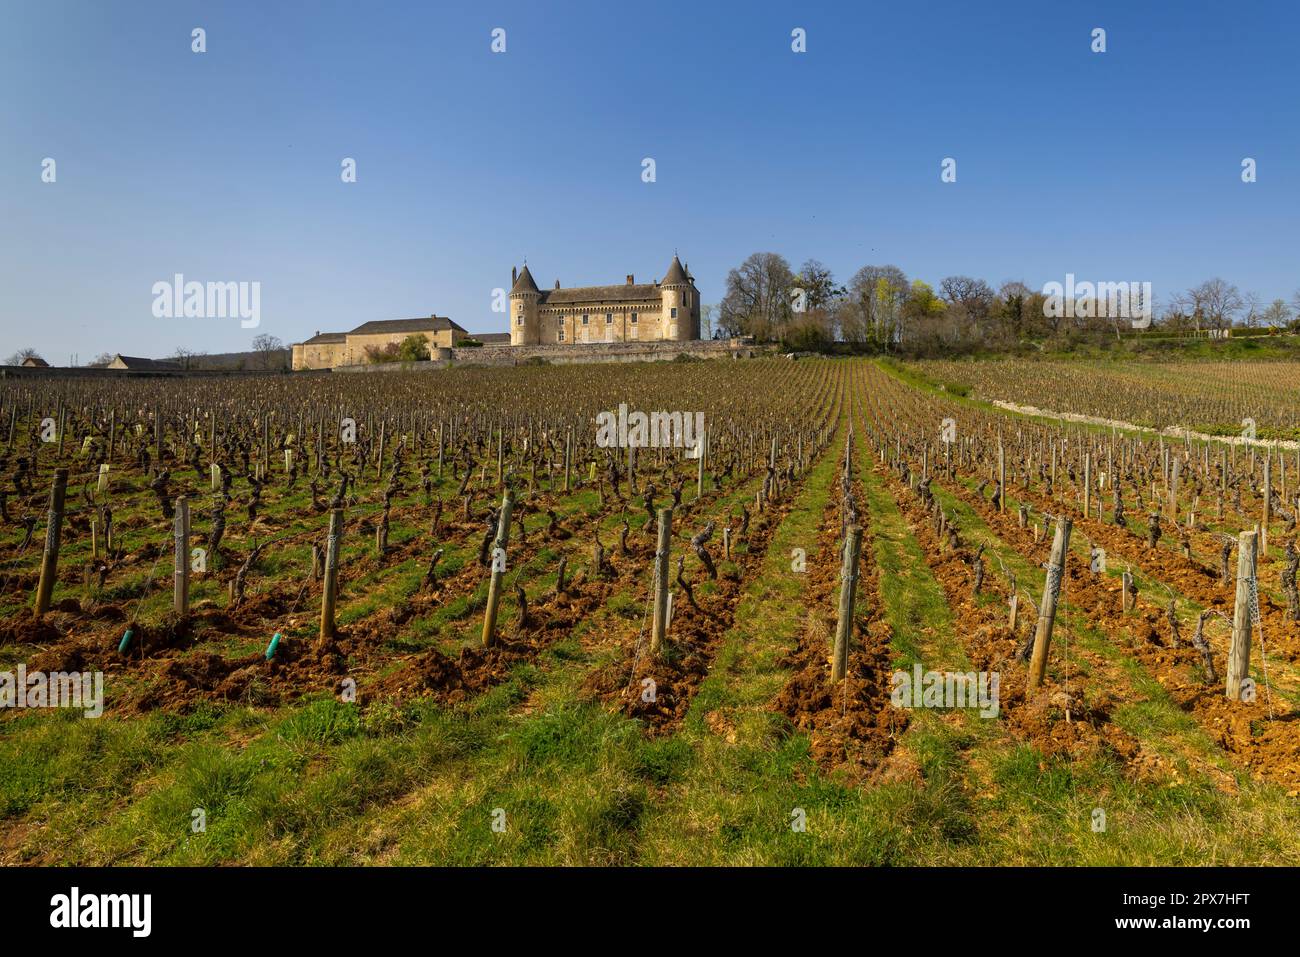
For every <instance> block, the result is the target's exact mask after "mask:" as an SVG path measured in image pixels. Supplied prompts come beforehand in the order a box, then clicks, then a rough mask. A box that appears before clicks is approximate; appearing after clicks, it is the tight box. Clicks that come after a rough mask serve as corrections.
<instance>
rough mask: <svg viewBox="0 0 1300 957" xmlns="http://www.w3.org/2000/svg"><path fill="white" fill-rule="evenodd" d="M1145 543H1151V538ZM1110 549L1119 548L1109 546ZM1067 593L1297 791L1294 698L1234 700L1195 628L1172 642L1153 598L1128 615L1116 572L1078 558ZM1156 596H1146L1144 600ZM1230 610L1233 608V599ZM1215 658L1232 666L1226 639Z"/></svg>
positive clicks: (1248, 756)
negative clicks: (1202, 673)
mask: <svg viewBox="0 0 1300 957" xmlns="http://www.w3.org/2000/svg"><path fill="white" fill-rule="evenodd" d="M951 490H952V491H953V492H954V494H956V495H957V496H958V497H960V498H961V499H962V500H963V501H965V502H967V503H968V504H970V505H972V506H973V507H975V508H976V509H977V510H978V511H979V512H980V516H981V518H983V519H984V520H985V521H986V522H987V523H988V524H989V526H990V527H991V528H992V529H993V530H994V532H995V533H996V534H997V535H998V536H999V537H1000V538H1001V539H1002V540H1003V541H1005V542H1008V543H1011V544H1014V545H1016V547H1018V548H1021V549H1023V550H1025V551H1026V552H1027V553H1029V554H1033V555H1034V556H1035V557H1036V558H1044V560H1045V555H1046V550H1047V546H1046V544H1045V543H1041V544H1038V545H1035V544H1034V543H1033V540H1032V533H1031V532H1030V531H1028V530H1026V529H1021V528H1020V527H1019V523H1018V521H1017V520H1016V519H1015V518H1012V517H1010V516H1009V515H1006V514H999V513H997V512H996V511H995V510H994V509H993V508H992V506H991V505H990V504H989V503H988V502H987V501H985V500H984V499H982V498H981V497H980V496H978V495H976V494H975V493H974V492H973V491H972V490H970V489H968V488H966V487H965V486H962V485H960V484H958V483H954V484H953V485H952V486H951ZM1084 528H1085V529H1086V531H1087V533H1088V534H1089V535H1092V533H1093V532H1096V533H1097V535H1096V537H1094V541H1097V542H1098V543H1099V544H1101V545H1102V547H1103V548H1105V547H1107V545H1106V542H1108V541H1109V542H1111V544H1112V547H1114V548H1115V553H1117V554H1121V555H1122V554H1124V550H1125V549H1128V548H1131V547H1132V545H1131V543H1126V542H1125V541H1124V537H1125V536H1127V535H1128V534H1129V533H1125V532H1123V531H1122V530H1119V529H1114V528H1111V529H1110V530H1109V531H1111V532H1114V533H1116V534H1114V535H1107V534H1106V532H1107V529H1106V527H1105V526H1101V525H1100V523H1096V522H1095V521H1090V522H1087V523H1085V525H1084ZM1130 537H1131V536H1130ZM1142 547H1143V548H1144V549H1145V543H1143V546H1142ZM1108 554H1111V553H1110V552H1109V551H1108ZM1150 557H1153V558H1154V557H1156V556H1150ZM1158 557H1159V558H1160V559H1165V560H1166V562H1167V563H1168V564H1173V565H1175V566H1177V565H1178V564H1180V563H1181V564H1183V565H1184V566H1186V565H1187V564H1188V563H1187V560H1186V559H1184V558H1182V556H1178V555H1167V554H1165V553H1163V552H1161V553H1159V555H1158ZM1150 564H1151V565H1152V566H1154V567H1153V568H1147V569H1145V570H1146V571H1147V572H1148V574H1151V575H1153V576H1155V577H1157V578H1159V579H1161V580H1165V581H1169V580H1170V579H1172V582H1171V584H1174V583H1177V585H1178V586H1179V588H1180V590H1181V587H1182V586H1188V588H1189V590H1190V591H1193V595H1192V597H1197V596H1198V595H1203V596H1205V597H1206V598H1217V601H1216V602H1212V603H1213V604H1216V605H1219V606H1222V605H1223V604H1224V602H1225V599H1224V597H1223V596H1222V595H1218V596H1215V595H1212V594H1211V589H1217V588H1218V587H1219V586H1217V585H1213V586H1209V585H1207V584H1206V583H1205V582H1204V577H1205V576H1204V574H1203V573H1201V572H1198V571H1195V570H1192V569H1190V568H1187V567H1183V568H1181V569H1179V568H1175V572H1176V573H1175V574H1173V575H1168V573H1167V572H1166V571H1165V570H1164V569H1163V568H1162V565H1161V563H1160V562H1159V561H1152V562H1151V563H1150ZM1065 592H1066V596H1067V600H1068V601H1069V602H1071V603H1072V604H1074V605H1075V606H1077V607H1078V608H1080V609H1082V610H1083V611H1084V612H1085V613H1086V615H1087V617H1088V618H1089V620H1090V622H1091V623H1092V624H1093V625H1094V626H1095V627H1096V628H1097V629H1098V630H1099V631H1101V632H1102V633H1104V634H1106V635H1109V636H1110V637H1111V640H1112V641H1115V642H1117V643H1119V644H1120V645H1121V646H1122V647H1123V648H1124V650H1125V652H1126V653H1129V654H1132V655H1133V656H1134V657H1136V658H1137V659H1138V660H1140V661H1141V662H1142V663H1143V665H1144V666H1145V667H1146V668H1147V670H1148V671H1149V672H1150V673H1151V674H1152V675H1153V676H1154V677H1155V679H1156V680H1157V681H1158V682H1159V683H1160V685H1161V686H1162V687H1163V688H1164V689H1165V691H1166V692H1167V693H1168V694H1169V696H1170V697H1171V698H1172V699H1173V701H1174V702H1175V703H1176V704H1177V705H1178V706H1179V707H1180V708H1182V709H1183V710H1184V711H1185V712H1187V713H1188V714H1189V715H1191V716H1192V717H1193V718H1194V719H1195V720H1196V722H1197V723H1198V724H1199V725H1201V727H1203V728H1204V729H1205V730H1206V731H1207V732H1209V733H1210V734H1211V736H1212V737H1213V738H1214V740H1215V741H1217V742H1218V743H1219V744H1220V745H1221V746H1222V747H1223V749H1224V751H1225V752H1227V754H1228V755H1229V756H1230V757H1231V758H1232V759H1233V761H1234V762H1235V763H1237V764H1239V765H1240V766H1243V767H1246V768H1248V769H1249V770H1250V771H1251V772H1252V773H1253V774H1255V775H1257V776H1259V777H1263V778H1268V779H1271V780H1274V781H1277V782H1279V783H1281V784H1283V785H1284V786H1286V787H1287V788H1288V789H1290V791H1291V792H1292V793H1300V736H1297V735H1296V734H1295V733H1294V728H1295V724H1294V722H1295V721H1296V719H1297V716H1298V713H1297V711H1296V709H1295V708H1293V707H1292V706H1291V705H1290V704H1289V703H1288V702H1286V701H1285V700H1284V699H1282V698H1281V697H1280V696H1275V697H1274V699H1273V710H1274V715H1275V717H1274V718H1272V719H1270V718H1269V705H1268V698H1267V694H1266V692H1265V690H1264V689H1263V688H1261V689H1260V690H1259V693H1258V697H1257V700H1256V701H1255V702H1253V703H1246V702H1231V701H1228V700H1227V699H1226V698H1225V697H1224V696H1223V692H1222V686H1221V683H1220V682H1216V683H1215V684H1214V685H1212V686H1210V685H1207V684H1205V683H1204V682H1203V681H1201V680H1198V678H1197V677H1196V676H1197V674H1198V673H1199V667H1198V666H1199V662H1200V655H1199V653H1198V652H1197V651H1196V650H1195V649H1194V648H1192V647H1191V645H1190V643H1189V642H1188V638H1189V637H1190V636H1189V635H1188V634H1186V633H1185V634H1184V636H1183V642H1182V643H1181V644H1180V646H1179V647H1177V648H1175V647H1172V636H1171V634H1170V631H1169V627H1168V624H1167V623H1166V621H1165V618H1164V615H1163V612H1162V611H1160V610H1158V609H1155V608H1152V607H1151V606H1150V605H1149V604H1140V605H1139V609H1138V610H1137V611H1136V612H1129V613H1127V614H1125V613H1124V612H1123V610H1122V608H1121V601H1122V598H1121V590H1120V586H1119V584H1118V582H1115V581H1114V579H1113V578H1106V577H1104V576H1098V575H1093V574H1092V573H1091V572H1089V571H1087V570H1086V569H1085V568H1083V567H1082V565H1081V563H1080V562H1078V561H1077V560H1074V558H1071V560H1070V561H1068V562H1067V563H1066V583H1065ZM1151 597H1152V596H1151V595H1143V596H1140V600H1145V599H1148V598H1151ZM1164 598H1165V595H1164V593H1163V591H1162V592H1161V593H1160V595H1159V596H1158V597H1157V599H1156V600H1157V601H1161V602H1162V603H1163V599H1164ZM1198 600H1199V599H1198ZM1262 604H1263V605H1265V606H1271V609H1270V610H1268V611H1265V629H1266V631H1265V634H1266V636H1274V635H1277V634H1278V632H1277V631H1276V630H1270V623H1272V625H1273V627H1274V628H1276V625H1277V624H1280V623H1279V622H1278V621H1277V619H1278V618H1279V617H1280V615H1279V614H1278V612H1279V611H1280V609H1278V608H1277V607H1276V606H1274V605H1272V603H1271V602H1269V601H1267V600H1264V601H1263V602H1262ZM1226 610H1228V611H1230V610H1231V605H1230V604H1229V605H1228V606H1227V609H1226ZM1213 644H1214V642H1213V641H1212V645H1213ZM1276 644H1277V642H1276V641H1274V642H1273V643H1272V644H1270V654H1271V653H1272V650H1273V648H1274V647H1275V646H1276ZM1214 657H1215V666H1216V668H1217V670H1218V671H1219V673H1220V674H1222V672H1223V670H1224V668H1225V667H1226V665H1225V658H1226V652H1225V650H1224V649H1223V647H1222V644H1221V643H1220V647H1218V648H1215V651H1214Z"/></svg>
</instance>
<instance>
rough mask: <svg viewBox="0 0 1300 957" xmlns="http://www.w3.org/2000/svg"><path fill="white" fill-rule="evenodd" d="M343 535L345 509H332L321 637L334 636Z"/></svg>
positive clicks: (326, 554)
mask: <svg viewBox="0 0 1300 957" xmlns="http://www.w3.org/2000/svg"><path fill="white" fill-rule="evenodd" d="M342 537H343V509H341V508H334V509H330V530H329V538H328V539H326V543H325V581H324V584H323V585H322V587H321V599H320V638H321V641H328V640H330V639H331V638H333V637H334V604H335V601H336V600H337V597H338V596H337V590H338V581H339V540H340V539H341V538H342Z"/></svg>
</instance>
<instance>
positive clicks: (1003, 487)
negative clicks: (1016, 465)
mask: <svg viewBox="0 0 1300 957" xmlns="http://www.w3.org/2000/svg"><path fill="white" fill-rule="evenodd" d="M1006 510H1007V455H1006V449H1005V448H1003V445H1002V433H1001V432H999V433H998V511H999V512H1005V511H1006Z"/></svg>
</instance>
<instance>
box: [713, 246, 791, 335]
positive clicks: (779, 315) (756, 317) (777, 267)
mask: <svg viewBox="0 0 1300 957" xmlns="http://www.w3.org/2000/svg"><path fill="white" fill-rule="evenodd" d="M793 287H794V273H793V272H792V271H791V269H790V264H789V263H788V262H786V260H785V258H784V257H783V256H780V255H779V254H777V253H754V254H753V255H751V256H750V257H749V258H748V259H746V260H745V261H744V262H743V263H741V264H740V265H739V266H738V267H736V268H735V269H733V270H731V272H729V273H727V293H726V295H725V296H724V297H723V299H722V302H721V304H720V305H719V307H718V328H719V329H720V330H721V331H722V333H723V335H738V334H744V335H752V336H754V337H755V338H756V339H759V340H771V339H777V338H780V336H781V334H782V332H783V331H784V329H785V326H786V325H787V323H788V322H789V320H790V317H791V315H792V314H793V310H792V309H791V300H790V292H791V290H792V289H793Z"/></svg>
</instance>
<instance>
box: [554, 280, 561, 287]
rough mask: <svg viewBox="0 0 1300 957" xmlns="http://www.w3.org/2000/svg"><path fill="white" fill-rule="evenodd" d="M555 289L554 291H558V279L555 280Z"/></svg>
mask: <svg viewBox="0 0 1300 957" xmlns="http://www.w3.org/2000/svg"><path fill="white" fill-rule="evenodd" d="M555 288H556V289H559V288H560V280H558V279H557V280H555Z"/></svg>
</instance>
